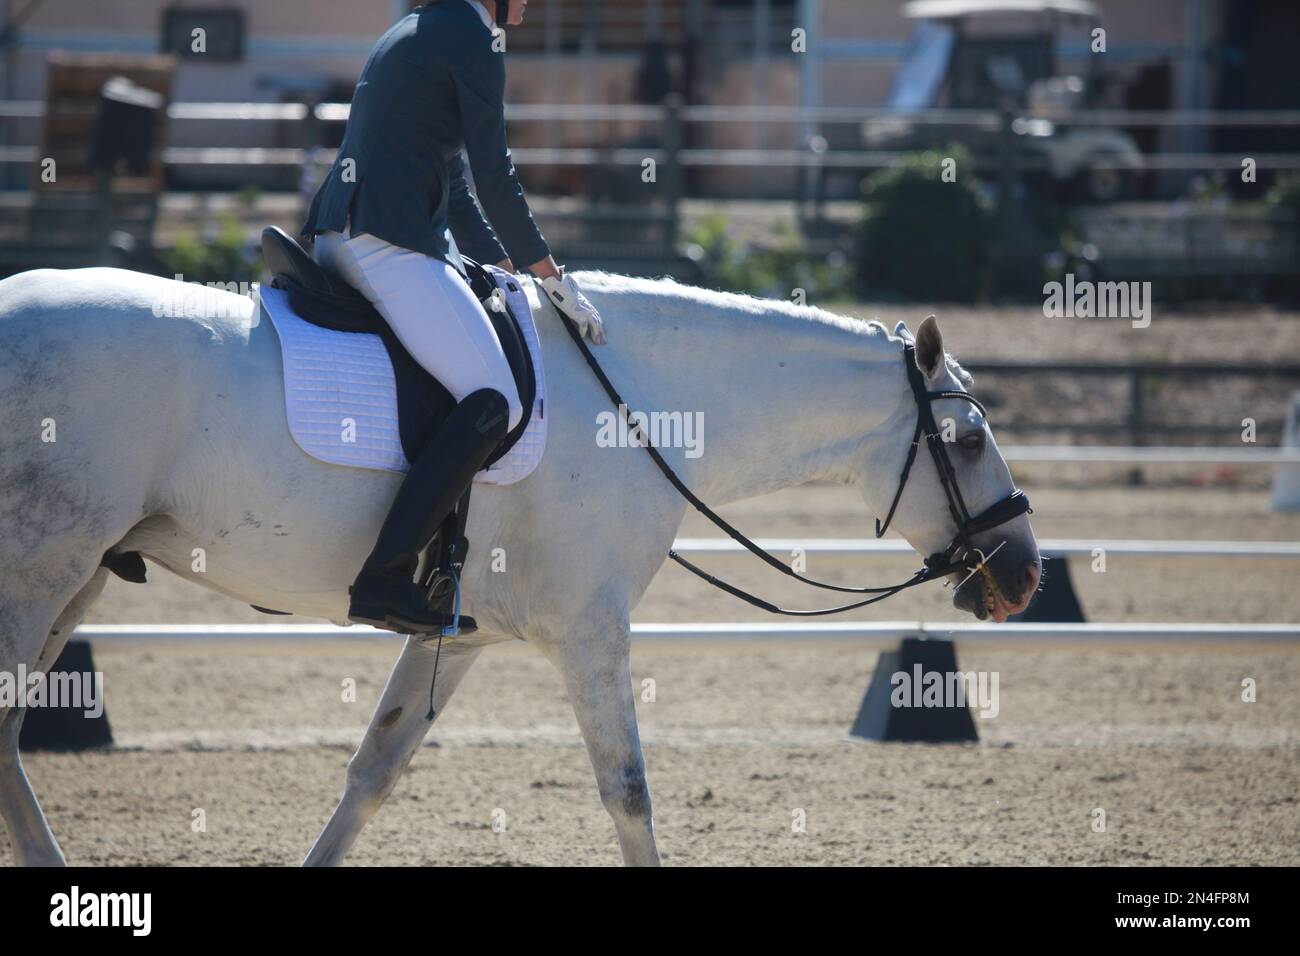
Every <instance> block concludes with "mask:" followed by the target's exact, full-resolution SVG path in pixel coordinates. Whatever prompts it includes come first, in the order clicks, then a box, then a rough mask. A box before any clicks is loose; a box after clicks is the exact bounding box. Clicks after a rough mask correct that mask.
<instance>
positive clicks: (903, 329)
mask: <svg viewBox="0 0 1300 956" xmlns="http://www.w3.org/2000/svg"><path fill="white" fill-rule="evenodd" d="M894 334H895V335H897V336H898V337H899V338H900V339H902V340H903V341H904V342H912V341H915V340H914V339H913V338H912V330H911V329H909V328H908V327H907V323H906V322H899V323H898V324H897V325H896V326H894Z"/></svg>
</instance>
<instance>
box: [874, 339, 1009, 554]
mask: <svg viewBox="0 0 1300 956" xmlns="http://www.w3.org/2000/svg"><path fill="white" fill-rule="evenodd" d="M903 365H904V367H905V368H906V369H907V383H908V384H909V385H910V386H912V395H913V397H914V398H915V399H916V431H914V432H913V433H912V444H911V446H910V447H909V448H908V449H907V460H906V461H905V462H904V463H903V473H902V474H901V475H899V477H898V490H897V491H896V492H894V500H893V502H891V503H890V505H889V512H888V514H886V515H885V520H884V521H883V522H882V521H877V522H876V537H877V538H879V537H881V536H883V535H884V533H885V532H886V531H887V530H888V529H889V523H890V522H891V521H893V520H894V511H895V510H897V508H898V502H899V499H901V498H902V497H903V488H904V487H906V485H907V477H908V475H909V474H911V472H912V463H913V462H915V461H916V450H917V448H919V447H920V445H921V439H922V438H924V439H925V443H926V445H927V446H929V449H930V457H931V458H933V459H934V469H935V471H937V472H938V473H939V484H940V485H942V486H943V493H944V496H945V497H946V498H947V499H948V512H949V513H950V514H951V515H952V520H953V524H955V525H956V527H957V534H956V535H955V536H954V537H953V539H952V541H951V542H949V544H948V547H946V548H944V549H943V550H942V551H936V552H935V553H934V554H932V555H930V556H929V557H928V558H926V559H925V567H926V569H927V570H928V571H930V576H931V577H936V578H938V577H943V576H944V575H947V574H951V573H952V572H954V571H960V570H964V569H969V568H972V567H978V566H979V565H980V564H982V563H983V562H984V561H985V560H986V559H987V555H984V554H983V553H981V552H980V550H979V549H978V548H976V547H975V545H974V544H973V543H972V541H971V539H972V538H973V537H974V536H975V535H977V534H979V533H980V532H981V531H988V530H989V529H990V528H996V527H997V526H998V525H1000V524H1006V523H1007V522H1008V521H1010V520H1011V519H1012V518H1018V517H1020V515H1023V514H1028V513H1029V512H1030V511H1031V510H1032V509H1031V508H1030V507H1029V496H1028V495H1026V494H1025V493H1024V492H1023V491H1021V490H1020V489H1019V488H1016V489H1015V490H1013V491H1012V492H1011V494H1009V495H1007V496H1006V497H1005V498H1003V499H1002V500H1001V501H999V502H997V503H995V504H993V505H991V506H990V507H988V508H986V509H985V510H984V511H981V512H980V513H979V514H977V515H975V517H973V518H972V517H971V514H970V512H969V511H968V510H967V509H966V501H965V499H963V498H962V496H961V488H959V487H958V485H957V471H956V469H955V468H953V467H952V461H951V460H949V458H948V449H947V447H946V446H947V442H945V441H944V440H943V435H942V433H941V432H940V431H939V424H938V422H936V421H935V420H934V407H933V403H934V402H937V401H939V400H940V399H945V398H957V399H961V400H962V401H964V402H970V403H971V404H972V405H974V406H975V407H976V408H978V409H979V412H980V414H981V415H983V416H984V417H985V418H988V417H989V413H988V411H987V410H986V409H985V408H984V406H983V404H981V403H980V400H979V399H977V398H976V397H975V396H974V395H972V394H971V393H970V392H965V391H961V390H959V389H945V390H943V391H939V392H932V391H930V390H929V388H928V387H927V386H926V384H925V376H924V375H922V374H921V369H920V368H919V367H918V366H917V364H916V346H915V345H913V344H912V343H911V342H908V343H907V344H906V345H904V346H903ZM975 555H979V560H978V561H974V562H972V558H973V556H975Z"/></svg>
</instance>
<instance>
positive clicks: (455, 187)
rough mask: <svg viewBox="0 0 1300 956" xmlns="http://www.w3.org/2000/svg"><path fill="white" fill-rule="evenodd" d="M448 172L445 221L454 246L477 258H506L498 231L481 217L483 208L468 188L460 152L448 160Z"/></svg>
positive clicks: (480, 260)
mask: <svg viewBox="0 0 1300 956" xmlns="http://www.w3.org/2000/svg"><path fill="white" fill-rule="evenodd" d="M447 174H448V176H450V178H451V185H450V198H449V200H448V206H447V224H448V225H449V226H450V227H451V233H452V235H453V236H455V237H456V246H457V248H458V249H460V251H461V252H462V253H464V254H465V255H467V256H469V257H470V258H471V259H473V260H475V261H476V262H493V263H499V262H503V261H508V258H509V257H508V256H506V251H505V249H503V248H502V247H501V242H500V240H498V239H497V234H496V233H495V232H493V231H492V226H491V225H490V224H489V223H488V221H487V220H486V219H485V218H484V217H483V210H482V208H481V207H480V206H479V204H478V200H477V199H475V198H474V192H473V191H472V190H471V189H470V188H469V182H468V180H467V179H466V178H465V160H464V157H463V156H462V155H461V154H460V153H457V154H456V155H455V156H454V157H452V159H451V161H450V162H449V163H448V164H447ZM510 271H512V272H513V271H514V270H513V269H512V270H510Z"/></svg>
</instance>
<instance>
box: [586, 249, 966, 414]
mask: <svg viewBox="0 0 1300 956" xmlns="http://www.w3.org/2000/svg"><path fill="white" fill-rule="evenodd" d="M575 277H576V278H577V279H578V285H580V286H582V288H584V289H590V290H592V291H596V292H600V293H603V294H606V295H635V296H639V297H645V298H648V299H654V298H656V297H657V298H671V299H674V300H677V301H681V300H686V301H689V302H693V303H696V304H698V305H701V306H705V307H707V308H710V309H714V310H716V311H718V312H725V313H730V314H733V315H734V314H739V315H752V316H759V315H761V316H765V317H770V316H772V315H774V314H775V315H782V316H787V317H789V318H792V319H797V320H799V321H803V322H816V323H819V324H822V325H827V326H831V327H832V328H837V329H843V330H845V331H848V332H853V333H855V334H857V335H863V334H865V335H868V336H877V335H879V336H882V338H881V339H879V340H878V341H881V342H887V341H889V340H891V339H893V340H894V341H897V339H895V338H894V333H893V332H891V331H890V330H889V329H888V328H886V327H885V325H884V324H883V323H882V322H880V321H879V320H878V319H855V318H850V317H848V316H843V315H837V314H835V313H834V312H828V311H827V310H826V309H819V308H817V307H816V306H811V305H795V304H794V303H793V302H787V301H785V300H784V299H764V298H760V297H759V296H754V295H745V294H743V293H740V292H722V291H720V290H717V289H705V288H701V287H700V286H693V285H685V284H684V283H681V282H678V281H677V280H676V279H674V278H672V277H671V276H664V277H662V278H658V279H645V278H641V277H638V276H625V275H619V274H618V273H616V272H598V271H591V272H578V273H575ZM944 358H945V360H946V361H947V364H948V367H949V368H950V369H951V370H952V373H953V374H954V375H956V376H957V379H958V380H959V381H960V382H961V383H962V385H963V386H964V387H965V388H967V389H970V388H971V387H972V386H973V385H974V383H975V380H974V378H973V377H972V376H971V374H970V372H968V371H966V369H964V368H962V366H961V364H960V363H959V362H958V361H957V360H956V359H955V358H953V356H952V354H951V353H948V352H945V353H944Z"/></svg>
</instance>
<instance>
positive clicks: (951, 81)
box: [863, 0, 1144, 202]
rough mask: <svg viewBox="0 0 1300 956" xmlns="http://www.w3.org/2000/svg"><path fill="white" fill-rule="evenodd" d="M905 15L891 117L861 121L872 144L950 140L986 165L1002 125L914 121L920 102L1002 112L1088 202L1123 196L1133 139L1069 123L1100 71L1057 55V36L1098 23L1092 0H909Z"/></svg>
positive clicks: (1032, 152) (1035, 167)
mask: <svg viewBox="0 0 1300 956" xmlns="http://www.w3.org/2000/svg"><path fill="white" fill-rule="evenodd" d="M903 15H904V16H905V17H908V18H909V19H913V20H915V21H916V27H915V29H914V30H913V33H912V36H911V38H910V40H909V41H908V44H907V49H906V51H905V52H904V55H903V62H902V64H901V66H900V67H899V70H898V73H897V75H896V76H895V78H894V84H893V89H892V90H891V92H890V95H889V101H888V103H887V107H888V108H889V109H891V110H892V111H893V112H894V115H892V116H890V117H887V118H884V119H880V120H872V121H869V122H868V123H867V124H866V125H865V126H864V128H863V137H864V139H865V140H866V142H867V144H868V148H871V149H882V150H913V149H924V148H930V147H937V146H941V145H943V144H945V143H948V142H951V141H953V140H956V141H959V142H962V143H964V144H965V145H967V146H968V147H969V148H970V149H971V150H972V151H973V152H974V153H975V155H976V158H977V159H981V160H984V161H985V162H984V163H983V164H982V165H987V163H989V162H991V161H994V160H995V159H996V157H997V155H998V150H999V148H1000V144H999V140H998V138H999V136H1001V135H1002V134H1001V132H1000V129H999V126H998V124H997V123H996V122H990V123H985V124H982V125H979V126H970V125H960V126H953V125H946V124H943V123H934V122H932V121H931V122H920V121H919V119H920V118H919V117H915V118H914V115H913V114H916V113H918V112H919V111H922V110H928V109H934V108H948V109H954V110H1008V111H1010V112H1011V113H1012V114H1013V115H1014V117H1015V119H1014V122H1013V123H1012V130H1013V132H1014V134H1015V142H1016V148H1017V150H1018V152H1019V158H1020V159H1021V161H1022V163H1023V167H1024V168H1025V170H1026V171H1027V172H1035V171H1036V172H1037V173H1039V174H1040V177H1041V175H1043V174H1045V176H1046V178H1047V180H1048V182H1049V183H1050V184H1052V185H1054V186H1056V187H1062V186H1064V187H1069V188H1071V189H1072V190H1073V191H1075V192H1076V193H1077V194H1079V195H1080V196H1082V198H1085V199H1088V200H1091V201H1094V202H1112V201H1114V200H1117V199H1122V198H1124V197H1125V195H1126V194H1127V193H1128V192H1129V191H1130V188H1131V186H1132V185H1133V181H1134V178H1135V174H1136V173H1137V172H1138V171H1140V170H1141V169H1142V168H1143V165H1144V164H1143V160H1142V154H1141V152H1140V151H1139V149H1138V147H1137V144H1136V142H1135V141H1134V140H1133V137H1132V136H1130V135H1129V134H1128V133H1127V132H1124V131H1123V130H1118V129H1107V128H1105V127H1099V126H1095V125H1080V126H1072V125H1071V123H1070V119H1071V116H1072V115H1073V114H1074V113H1076V112H1077V111H1079V110H1081V109H1084V108H1085V107H1087V106H1089V105H1091V104H1093V103H1095V102H1096V99H1097V96H1098V94H1099V89H1100V77H1099V76H1098V75H1097V71H1096V68H1095V64H1096V62H1097V57H1095V56H1093V57H1091V58H1090V59H1089V68H1088V75H1086V76H1075V75H1067V74H1064V73H1063V72H1062V70H1061V68H1060V65H1059V63H1058V60H1057V53H1058V48H1059V45H1060V43H1061V40H1062V38H1063V36H1065V35H1066V34H1067V33H1069V34H1070V35H1071V36H1072V37H1073V36H1075V35H1079V36H1081V39H1082V41H1083V42H1084V43H1089V42H1091V37H1092V30H1093V28H1094V27H1096V26H1097V25H1098V23H1099V22H1100V15H1099V11H1098V9H1097V6H1096V4H1094V3H1093V2H1092V0H914V2H911V3H908V4H905V5H904V7H903Z"/></svg>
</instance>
